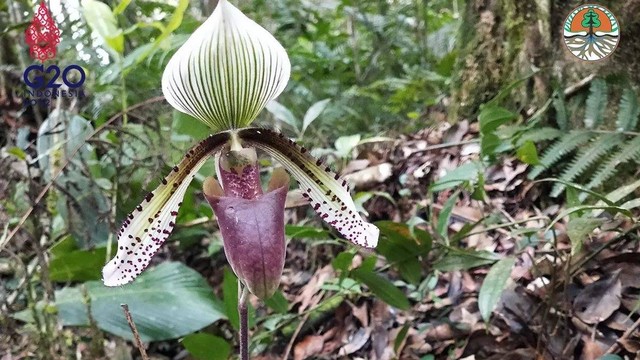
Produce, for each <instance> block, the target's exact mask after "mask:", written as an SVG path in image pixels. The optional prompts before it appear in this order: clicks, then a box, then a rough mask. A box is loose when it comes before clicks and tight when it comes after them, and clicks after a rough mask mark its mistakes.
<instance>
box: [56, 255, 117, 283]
mask: <svg viewBox="0 0 640 360" xmlns="http://www.w3.org/2000/svg"><path fill="white" fill-rule="evenodd" d="M106 256H107V248H105V247H101V248H97V249H93V250H79V251H73V252H70V253H66V254H60V255H58V256H55V257H54V258H53V260H51V262H50V263H49V278H50V279H51V280H52V281H88V280H100V278H101V274H100V268H102V265H104V259H105V258H106Z"/></svg>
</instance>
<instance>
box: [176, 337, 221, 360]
mask: <svg viewBox="0 0 640 360" xmlns="http://www.w3.org/2000/svg"><path fill="white" fill-rule="evenodd" d="M181 342H182V346H184V348H185V349H187V351H188V352H189V354H191V356H193V358H194V359H197V360H227V359H228V358H229V355H230V354H231V345H229V343H228V342H227V341H226V340H225V339H223V338H220V337H217V336H214V335H211V334H206V333H197V334H190V335H187V336H185V337H184V339H182V341H181Z"/></svg>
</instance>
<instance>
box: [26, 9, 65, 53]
mask: <svg viewBox="0 0 640 360" xmlns="http://www.w3.org/2000/svg"><path fill="white" fill-rule="evenodd" d="M25 35H26V40H27V44H29V54H30V55H31V57H32V58H33V59H34V60H40V61H41V62H44V61H45V60H48V59H53V58H54V57H55V56H56V46H58V44H59V43H60V29H58V27H57V26H56V23H55V22H54V21H53V18H52V17H51V13H50V12H49V9H47V5H45V3H44V1H43V2H41V3H40V6H39V7H38V12H36V13H35V14H34V16H33V21H32V22H31V25H29V27H28V28H27V31H25Z"/></svg>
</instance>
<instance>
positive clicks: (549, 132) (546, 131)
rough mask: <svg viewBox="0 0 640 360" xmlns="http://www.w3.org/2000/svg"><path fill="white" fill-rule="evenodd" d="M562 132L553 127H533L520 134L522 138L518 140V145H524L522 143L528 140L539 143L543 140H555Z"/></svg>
mask: <svg viewBox="0 0 640 360" xmlns="http://www.w3.org/2000/svg"><path fill="white" fill-rule="evenodd" d="M562 134H563V132H562V131H560V130H558V129H555V128H552V127H543V128H539V129H533V130H530V131H527V132H525V133H523V134H522V135H520V138H518V141H516V146H522V144H524V143H526V142H527V141H532V142H533V143H539V142H541V141H547V140H553V139H556V138H558V137H560V135H562Z"/></svg>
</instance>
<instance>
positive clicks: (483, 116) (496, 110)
mask: <svg viewBox="0 0 640 360" xmlns="http://www.w3.org/2000/svg"><path fill="white" fill-rule="evenodd" d="M515 118H516V114H514V113H513V112H511V111H509V110H507V109H505V108H502V107H499V106H484V107H483V108H482V110H481V111H480V115H478V122H479V123H480V133H481V134H482V135H486V134H490V133H493V132H494V131H495V130H496V129H497V128H498V127H499V126H500V125H502V124H505V123H506V122H507V121H509V120H513V119H515Z"/></svg>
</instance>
